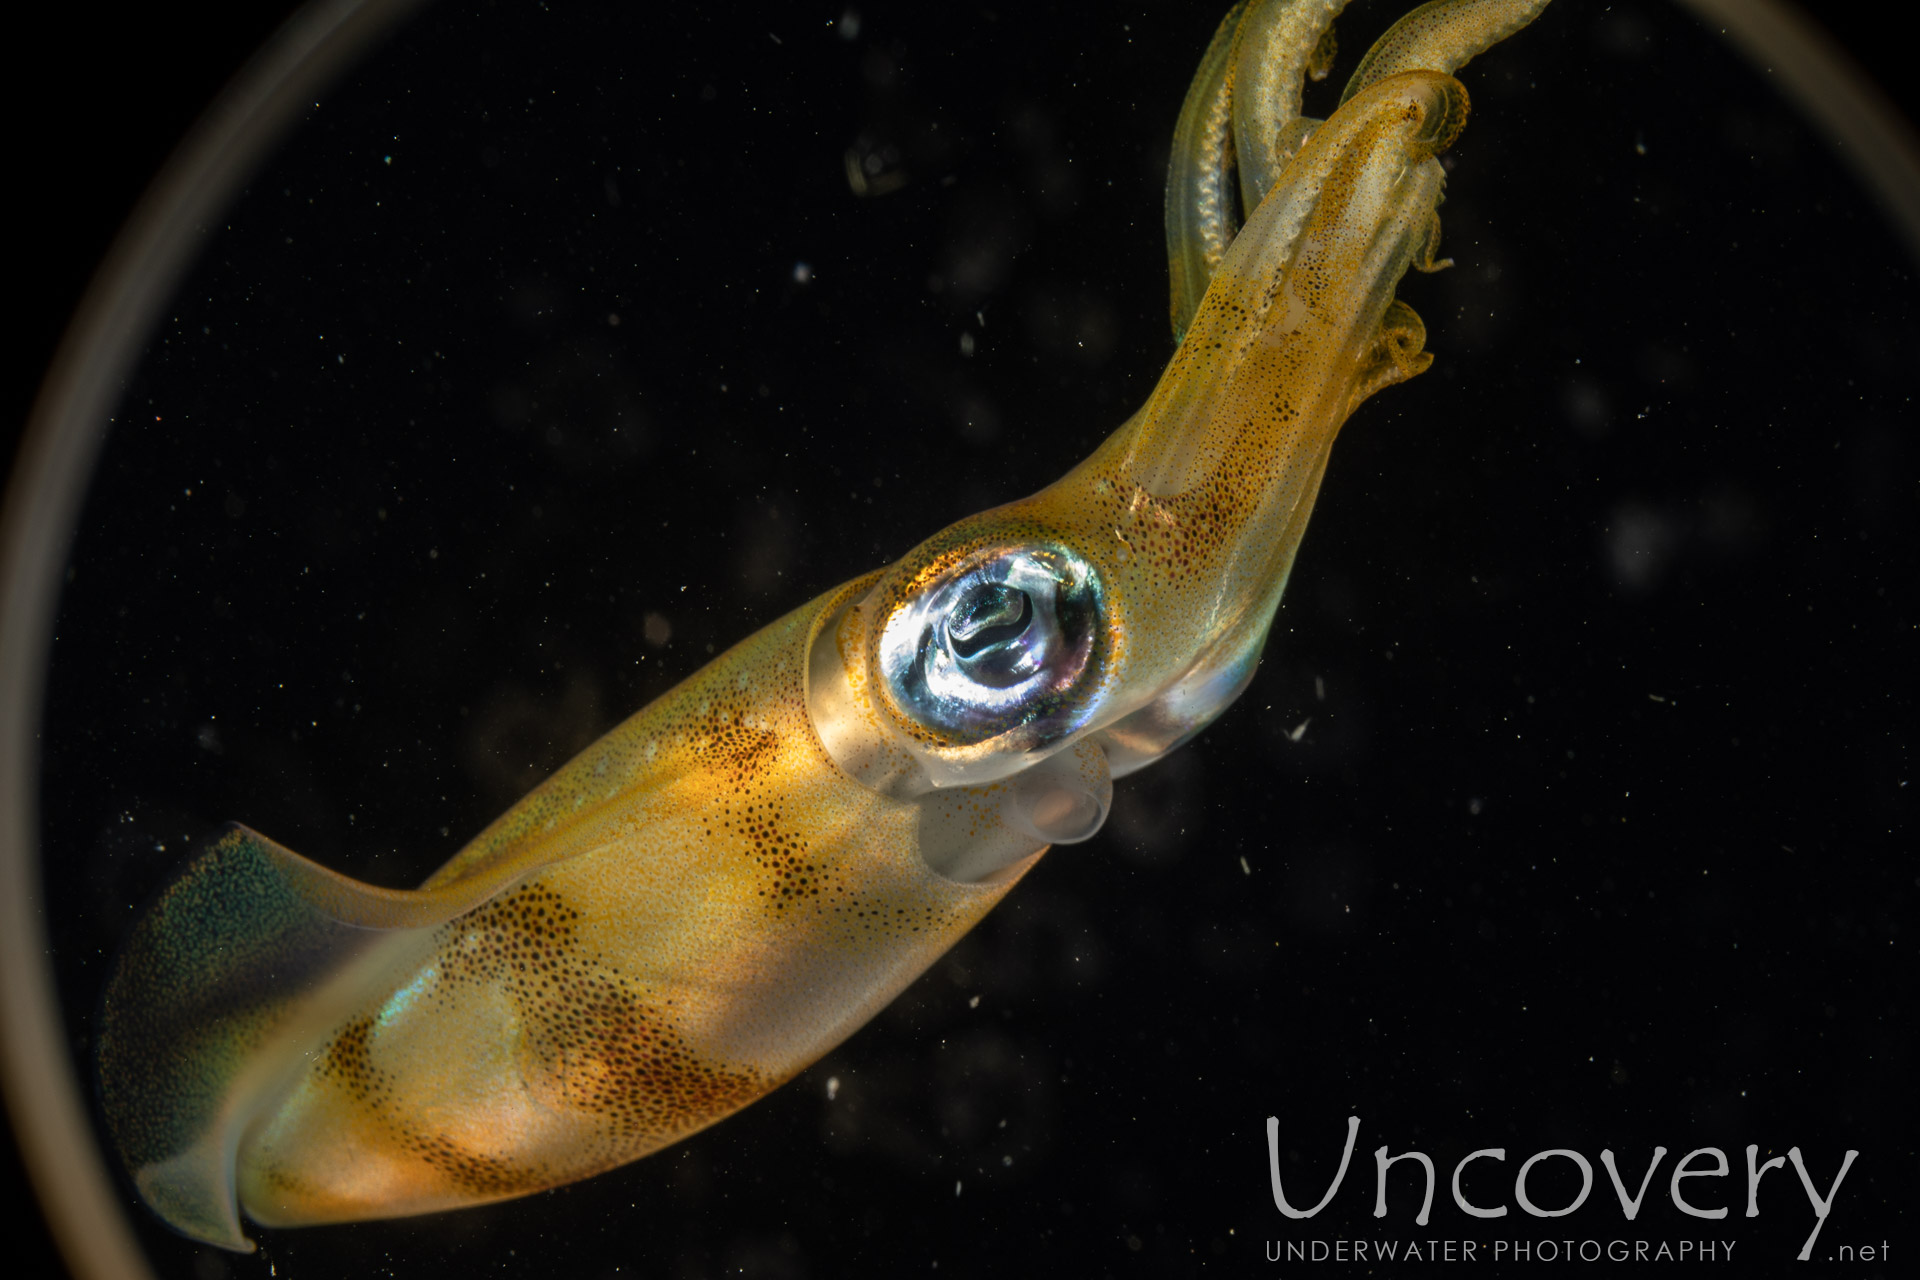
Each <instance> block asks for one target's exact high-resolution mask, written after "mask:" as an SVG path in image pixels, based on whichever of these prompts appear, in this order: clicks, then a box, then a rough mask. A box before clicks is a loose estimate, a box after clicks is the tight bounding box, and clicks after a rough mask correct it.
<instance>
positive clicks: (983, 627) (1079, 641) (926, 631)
mask: <svg viewBox="0 0 1920 1280" xmlns="http://www.w3.org/2000/svg"><path fill="white" fill-rule="evenodd" d="M1100 612H1101V598H1100V582H1099V578H1098V576H1097V575H1096V574H1095V573H1094V570H1093V566H1092V565H1090V564H1088V563H1087V562H1086V561H1085V560H1082V559H1081V558H1080V557H1079V556H1076V555H1074V554H1073V553H1072V552H1069V551H1066V550H1063V549H1061V548H1058V547H1023V548H1020V549H1018V550H1012V551H995V552H991V553H989V554H987V555H986V556H984V557H980V558H977V559H974V560H971V561H969V562H967V563H966V564H963V565H961V566H960V567H959V568H957V569H955V570H954V571H952V572H951V573H949V574H947V575H946V576H945V577H943V578H941V579H939V580H938V581H936V582H934V583H933V584H932V585H930V586H928V587H926V588H925V589H923V590H922V591H921V592H920V593H919V594H918V595H916V596H914V597H913V598H911V599H909V600H908V601H907V602H906V603H904V604H902V605H901V606H900V607H899V608H898V609H896V610H894V612H893V615H892V616H891V617H890V618H888V619H887V623H886V626H885V627H884V628H883V629H882V630H881V633H880V644H879V659H880V669H881V673H882V675H883V677H884V680H885V684H886V690H887V694H888V697H889V699H890V700H891V701H892V703H893V705H894V706H895V707H896V708H898V709H899V711H900V712H901V713H902V714H903V715H905V716H906V717H907V718H908V719H909V720H911V721H913V722H914V723H915V724H917V725H919V726H920V727H921V728H924V729H927V730H930V731H932V733H933V734H934V735H935V737H937V738H938V739H939V741H940V742H941V743H942V744H943V745H948V746H971V745H973V744H975V743H978V742H984V741H986V740H987V739H988V738H993V737H997V736H999V735H1000V734H1002V733H1005V732H1007V731H1008V730H1009V729H1013V728H1017V727H1019V726H1022V725H1028V726H1034V727H1035V728H1036V729H1038V730H1039V731H1040V732H1041V734H1042V736H1043V737H1045V738H1048V739H1051V738H1054V737H1058V736H1060V735H1061V734H1064V733H1065V732H1067V731H1068V730H1070V729H1071V728H1072V726H1073V725H1074V723H1075V722H1076V716H1075V712H1076V711H1077V710H1078V709H1079V708H1080V707H1081V706H1082V705H1083V703H1084V701H1085V700H1084V698H1083V697H1082V696H1081V693H1082V690H1083V687H1084V686H1086V685H1087V684H1089V683H1090V682H1089V681H1087V680H1085V679H1084V678H1083V677H1085V676H1086V674H1087V672H1088V668H1089V666H1090V665H1092V659H1093V657H1094V652H1095V649H1096V641H1097V639H1098V637H1099V634H1100Z"/></svg>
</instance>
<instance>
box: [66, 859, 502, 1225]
mask: <svg viewBox="0 0 1920 1280" xmlns="http://www.w3.org/2000/svg"><path fill="white" fill-rule="evenodd" d="M523 875H524V869H521V871H520V874H513V875H507V874H502V873H494V874H484V873H483V874H476V875H473V876H469V877H464V878H461V879H458V880H455V881H453V882H451V883H448V884H445V885H442V886H438V887H436V888H434V889H431V890H416V891H409V890H394V889H380V888H376V887H374V886H372V885H367V884H362V883H360V882H359V881H356V880H352V879H350V878H348V877H346V876H342V875H339V874H337V873H335V872H332V871H328V870H327V869H326V868H324V867H322V866H320V865H318V864H317V863H314V862H310V861H308V860H307V859H305V858H302V857H300V856H299V855H298V854H296V853H294V852H292V851H291V850H288V849H285V848H283V847H281V846H280V845H278V844H275V843H274V842H273V841H271V840H269V839H267V838H266V837H265V836H263V835H261V834H259V833H258V832H256V831H252V830H249V829H248V828H246V827H242V826H235V827H233V828H231V829H230V830H229V831H228V832H227V833H226V834H225V835H224V836H222V837H221V838H220V839H219V840H218V841H216V842H215V843H214V844H213V846H212V847H211V848H209V849H207V850H206V851H205V852H204V853H202V854H201V855H200V856H199V857H197V858H195V859H194V860H193V861H192V862H191V863H189V864H188V865H187V867H186V868H185V869H184V870H183V871H182V872H181V874H180V875H179V876H178V877H177V878H176V879H175V880H174V881H173V882H172V883H171V884H170V885H169V886H168V887H167V888H166V889H165V890H164V891H163V892H162V893H161V895H160V897H159V900H158V901H157V902H156V903H155V904H154V906H153V908H152V910H151V911H149V912H148V913H147V914H146V915H145V916H143V917H142V918H141V920H140V922H139V924H138V925H136V926H135V928H134V931H133V935H132V937H131V938H130V939H129V940H128V942H127V946H126V949H125V951H124V952H122V954H121V956H120V961H119V964H118V967H117V968H116V970H115V972H114V975H113V977H112V979H111V981H110V982H109V983H108V986H107V993H106V1001H105V1009H104V1015H103V1017H102V1020H101V1032H100V1091H101V1099H102V1102H103V1105H104V1108H105V1111H106V1117H107V1126H108V1129H109V1130H110V1132H111V1133H112V1136H113V1140H114V1143H115V1144H116V1145H117V1146H118V1147H119V1150H120V1154H121V1156H122V1157H123V1158H124V1160H125V1162H126V1167H127V1168H128V1169H130V1170H132V1171H133V1178H134V1182H135V1184H136V1185H137V1186H138V1187H139V1190H140V1194H141V1195H142V1196H143V1197H145V1198H146V1200H147V1202H148V1203H149V1204H150V1205H152V1206H153V1208H154V1209H155V1210H156V1211H157V1212H158V1213H159V1214H160V1216H161V1217H162V1218H164V1219H166V1221H167V1222H168V1224H169V1225H171V1226H173V1227H174V1228H175V1229H176V1230H178V1231H180V1232H181V1233H182V1234H184V1235H188V1236H192V1237H194V1238H195V1239H199V1240H204V1241H206V1242H208V1243H210V1244H217V1245H221V1246H223V1247H225V1248H229V1249H239V1250H250V1249H252V1247H253V1245H252V1242H251V1241H249V1240H248V1239H247V1238H246V1237H245V1235H244V1234H243V1233H242V1232H241V1229H240V1216H239V1208H238V1205H237V1203H236V1199H235V1190H234V1165H235V1160H236V1158H237V1155H238V1152H239V1148H240V1144H241V1141H242V1139H243V1137H244V1136H245V1134H246V1131H247V1128H248V1126H249V1125H250V1124H252V1123H253V1122H254V1121H255V1120H257V1119H260V1118H262V1117H264V1116H265V1115H267V1114H269V1113H270V1112H271V1110H272V1108H273V1107H274V1106H276V1105H277V1104H278V1103H279V1101H280V1099H281V1098H282V1097H283V1096H284V1095H285V1094H286V1093H287V1091H288V1090H289V1089H291V1088H292V1087H293V1085H294V1084H295V1083H296V1081H297V1079H298V1076H299V1073H300V1071H301V1070H302V1069H303V1068H304V1067H305V1066H306V1059H307V1057H308V1056H309V1055H310V1054H311V1053H312V1052H313V1050H314V1049H315V1048H316V1047H317V1046H318V1045H319V1044H320V1043H321V1042H322V1041H323V1040H324V1038H325V1037H326V1036H327V1034H328V1033H329V1032H330V1031H331V1030H332V1029H333V1028H334V1027H335V1026H337V1025H338V1024H339V1023H340V1022H341V1021H342V1020H343V1019H344V1018H346V1017H348V1016H350V1015H351V1014H352V1011H353V1010H354V1009H355V1008H358V1007H359V1006H361V1005H362V1004H363V1003H365V1002H366V1001H367V1000H368V999H369V998H370V997H372V996H373V995H374V994H375V992H376V990H377V988H378V987H379V986H380V984H381V983H382V982H389V983H390V982H392V981H393V980H394V979H395V977H396V975H397V974H398V973H399V972H400V971H401V970H402V969H403V967H404V966H405V964H406V963H407V961H408V960H409V959H410V958H411V957H413V956H415V955H417V954H419V953H421V952H422V951H423V950H424V949H425V948H426V947H427V945H428V944H429V943H430V942H431V939H432V935H433V931H434V930H435V929H436V928H438V927H439V926H440V925H442V924H445V923H446V922H447V921H449V920H452V919H454V918H455V917H457V916H460V915H464V914H465V913H466V912H468V911H471V910H472V909H473V908H475V907H477V906H479V905H480V904H481V903H483V902H485V901H487V900H488V899H489V898H492V897H493V896H495V895H496V894H498V893H499V892H501V891H502V890H503V889H505V888H507V887H509V886H510V885H511V884H512V883H514V882H515V881H517V880H519V879H520V878H522V876H523Z"/></svg>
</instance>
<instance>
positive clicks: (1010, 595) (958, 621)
mask: <svg viewBox="0 0 1920 1280" xmlns="http://www.w3.org/2000/svg"><path fill="white" fill-rule="evenodd" d="M1032 621H1033V601H1032V599H1030V598H1029V597H1028V595H1027V593H1026V592H1024V591H1021V590H1020V589H1018V588H1017V587H1010V586H1008V585H1006V584H1005V583H998V582H996V583H991V584H983V585H982V586H980V587H978V588H976V589H975V590H974V591H972V592H971V593H969V594H968V596H967V598H966V599H964V600H962V601H961V602H960V605H959V607H958V608H956V609H955V610H954V611H953V613H952V615H951V616H950V617H949V619H948V621H947V644H948V646H949V648H951V650H952V651H953V656H954V657H956V658H962V659H965V658H973V657H977V656H979V655H980V654H982V653H985V652H987V651H988V650H989V649H993V648H996V647H998V646H1000V645H1004V644H1007V643H1009V642H1010V641H1013V640H1018V639H1019V638H1020V636H1021V634H1022V633H1023V632H1025V631H1026V629H1027V626H1028V624H1030V623H1031V622H1032Z"/></svg>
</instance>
